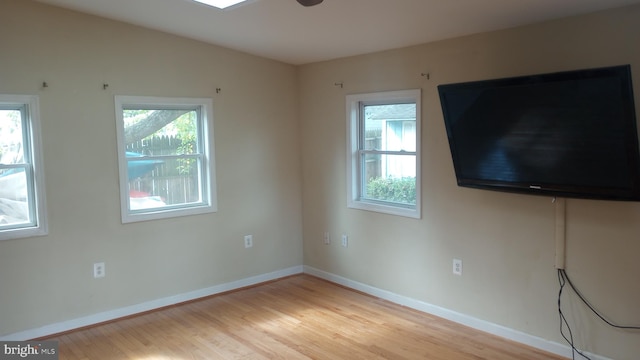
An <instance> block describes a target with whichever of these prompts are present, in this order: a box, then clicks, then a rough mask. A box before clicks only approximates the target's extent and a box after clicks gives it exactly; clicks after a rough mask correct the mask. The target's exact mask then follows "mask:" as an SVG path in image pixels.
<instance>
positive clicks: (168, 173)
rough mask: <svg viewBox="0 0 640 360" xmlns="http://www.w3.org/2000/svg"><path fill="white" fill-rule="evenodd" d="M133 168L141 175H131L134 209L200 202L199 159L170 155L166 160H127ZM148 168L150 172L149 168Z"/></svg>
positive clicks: (130, 197) (131, 193)
mask: <svg viewBox="0 0 640 360" xmlns="http://www.w3.org/2000/svg"><path fill="white" fill-rule="evenodd" d="M127 163H128V168H129V173H130V174H131V173H132V171H131V170H132V169H133V170H135V171H137V170H140V171H137V172H136V173H137V174H141V176H138V177H131V176H130V177H129V204H130V209H131V210H142V209H152V208H166V207H174V206H180V205H187V204H193V203H199V202H201V201H202V194H201V193H200V182H199V179H200V166H199V164H200V161H199V158H195V157H185V158H168V159H165V160H129V159H128V160H127ZM144 169H147V170H148V171H145V170H144Z"/></svg>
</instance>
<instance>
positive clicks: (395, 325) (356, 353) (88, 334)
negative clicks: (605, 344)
mask: <svg viewBox="0 0 640 360" xmlns="http://www.w3.org/2000/svg"><path fill="white" fill-rule="evenodd" d="M47 340H58V341H59V346H60V347H59V353H60V359H68V360H79V359H90V360H102V359H133V360H159V359H176V360H187V359H367V360H369V359H430V360H449V359H455V360H465V359H473V360H480V359H487V360H523V359H563V358H561V357H558V356H555V355H552V354H548V353H545V352H542V351H540V350H537V349H533V348H530V347H527V346H523V345H521V344H517V343H514V342H511V341H508V340H504V339H501V338H498V337H495V336H492V335H489V334H485V333H482V332H478V331H476V330H473V329H470V328H468V327H465V326H462V325H459V324H455V323H452V322H450V321H447V320H443V319H441V318H438V317H434V316H431V315H429V314H425V313H421V312H418V311H415V310H412V309H408V308H405V307H402V306H399V305H395V304H392V303H389V302H388V301H384V300H380V299H377V298H374V297H371V296H368V295H365V294H362V293H359V292H356V291H353V290H350V289H346V288H344V287H341V286H338V285H335V284H332V283H330V282H327V281H324V280H321V279H318V278H315V277H312V276H309V275H296V276H292V277H288V278H284V279H280V280H277V281H273V282H269V283H265V284H261V285H258V286H255V287H250V288H246V289H242V290H238V291H234V292H230V293H226V294H221V295H216V296H212V297H208V298H205V299H201V300H196V301H192V302H189V303H184V304H180V305H177V306H172V307H168V308H164V309H161V310H158V311H153V312H149V313H146V314H142V315H137V316H132V317H129V318H125V319H120V320H117V321H113V322H110V323H106V324H102V325H98V326H94V327H89V328H86V329H81V330H76V331H73V332H69V333H66V334H61V335H57V336H54V337H51V338H48V339H47Z"/></svg>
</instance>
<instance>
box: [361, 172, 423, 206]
mask: <svg viewBox="0 0 640 360" xmlns="http://www.w3.org/2000/svg"><path fill="white" fill-rule="evenodd" d="M367 195H368V196H367V197H368V198H370V199H376V200H382V201H391V202H396V203H402V204H411V205H415V203H416V178H414V177H404V178H391V177H389V178H382V177H378V178H373V179H371V180H369V182H368V183H367Z"/></svg>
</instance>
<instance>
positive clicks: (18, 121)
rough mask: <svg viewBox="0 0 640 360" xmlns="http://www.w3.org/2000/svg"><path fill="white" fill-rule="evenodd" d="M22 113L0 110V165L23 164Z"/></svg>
mask: <svg viewBox="0 0 640 360" xmlns="http://www.w3.org/2000/svg"><path fill="white" fill-rule="evenodd" d="M23 142H24V138H23V133H22V112H21V111H20V110H0V164H23V163H24V144H23Z"/></svg>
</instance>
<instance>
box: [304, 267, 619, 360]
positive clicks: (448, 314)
mask: <svg viewBox="0 0 640 360" xmlns="http://www.w3.org/2000/svg"><path fill="white" fill-rule="evenodd" d="M304 273H305V274H309V275H313V276H316V277H319V278H322V279H325V280H328V281H331V282H334V283H336V284H340V285H342V286H346V287H348V288H351V289H355V290H358V291H361V292H363V293H365V294H369V295H371V296H375V297H377V298H380V299H384V300H387V301H391V302H393V303H396V304H399V305H403V306H406V307H409V308H412V309H415V310H419V311H422V312H425V313H428V314H432V315H435V316H438V317H441V318H444V319H447V320H451V321H453V322H456V323H459V324H462V325H466V326H468V327H471V328H474V329H477V330H480V331H483V332H486V333H489V334H493V335H496V336H500V337H503V338H505V339H509V340H512V341H516V342H519V343H521V344H525V345H528V346H531V347H534V348H537V349H540V350H544V351H547V352H550V353H552V354H556V355H559V356H564V357H567V358H571V348H570V347H569V346H568V345H563V344H559V343H556V342H553V341H549V340H545V339H542V338H539V337H537V336H533V335H530V334H526V333H523V332H520V331H517V330H513V329H510V328H507V327H505V326H502V325H497V324H494V323H491V322H488V321H485V320H481V319H477V318H474V317H472V316H469V315H465V314H461V313H458V312H455V311H452V310H449V309H445V308H443V307H440V306H436V305H433V304H429V303H426V302H423V301H420V300H416V299H412V298H409V297H406V296H402V295H398V294H395V293H392V292H390V291H386V290H382V289H378V288H376V287H373V286H370V285H366V284H363V283H360V282H357V281H353V280H350V279H347V278H344V277H342V276H338V275H335V274H332V273H329V272H326V271H323V270H319V269H316V268H313V267H311V266H306V265H305V266H304ZM585 355H587V356H589V357H590V358H591V359H592V360H611V359H609V358H606V357H603V356H599V355H595V354H591V353H587V352H585Z"/></svg>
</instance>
